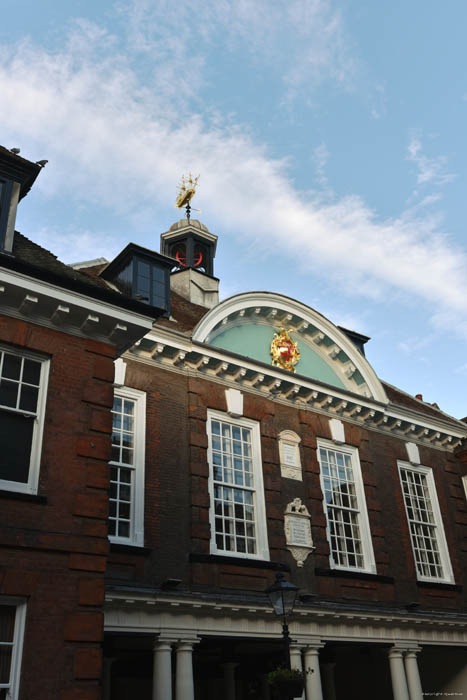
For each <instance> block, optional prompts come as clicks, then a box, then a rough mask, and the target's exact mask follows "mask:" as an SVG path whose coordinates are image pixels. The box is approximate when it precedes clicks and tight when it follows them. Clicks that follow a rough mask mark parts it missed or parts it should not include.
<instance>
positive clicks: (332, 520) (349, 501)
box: [319, 447, 364, 568]
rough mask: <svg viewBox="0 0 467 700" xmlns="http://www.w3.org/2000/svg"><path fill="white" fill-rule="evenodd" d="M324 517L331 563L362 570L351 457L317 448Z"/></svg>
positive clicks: (335, 451)
mask: <svg viewBox="0 0 467 700" xmlns="http://www.w3.org/2000/svg"><path fill="white" fill-rule="evenodd" d="M319 461H320V465H321V472H322V485H323V491H324V494H323V495H324V503H325V507H326V517H327V521H328V528H329V533H330V547H331V556H332V559H333V561H334V562H335V563H336V564H338V565H339V566H345V567H352V568H364V561H363V557H362V556H356V553H359V554H360V552H362V537H361V532H360V524H359V517H360V516H359V508H358V503H357V498H356V496H355V482H354V475H353V470H352V462H351V459H350V456H349V455H347V454H345V453H343V452H339V451H337V450H332V449H325V448H323V447H321V448H320V449H319Z"/></svg>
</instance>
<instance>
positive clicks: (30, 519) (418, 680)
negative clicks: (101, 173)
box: [0, 156, 467, 700]
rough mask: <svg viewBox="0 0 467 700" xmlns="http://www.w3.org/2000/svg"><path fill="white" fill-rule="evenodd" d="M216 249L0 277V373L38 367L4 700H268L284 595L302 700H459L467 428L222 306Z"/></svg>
mask: <svg viewBox="0 0 467 700" xmlns="http://www.w3.org/2000/svg"><path fill="white" fill-rule="evenodd" d="M5 157H6V156H5ZM30 165H31V164H30ZM216 244H217V237H216V236H215V235H214V234H212V233H211V232H209V231H208V229H207V228H206V227H205V226H204V225H203V224H200V223H199V222H197V221H189V220H188V221H187V220H182V221H180V222H178V223H177V224H174V225H173V226H172V227H171V228H170V229H169V231H167V232H166V233H164V234H162V244H161V252H162V254H163V255H162V256H159V255H158V254H156V253H155V254H151V252H150V251H145V250H144V249H141V248H138V247H137V246H133V244H131V246H129V247H127V249H125V251H123V252H122V254H120V256H118V257H117V258H116V259H115V260H114V261H113V262H112V263H110V264H108V265H107V264H106V263H104V262H103V261H100V262H99V261H91V262H90V263H81V264H80V265H77V266H75V269H73V268H69V267H67V266H62V265H61V263H58V261H55V263H54V262H53V259H52V256H50V257H49V254H47V253H46V251H42V249H39V248H38V247H37V246H36V247H35V246H34V245H33V244H31V243H30V242H28V241H27V240H26V239H24V238H23V237H21V236H20V235H16V236H15V245H16V246H17V248H16V250H15V249H14V248H13V250H12V253H13V255H6V254H2V266H1V273H2V275H3V277H2V278H1V280H0V284H1V285H3V286H4V289H5V291H6V292H7V293H8V295H9V296H8V298H7V297H3V299H4V301H3V302H2V311H3V312H4V316H3V317H2V321H1V325H0V333H1V335H0V343H1V344H0V350H2V351H3V352H4V353H7V354H8V353H9V354H12V355H16V356H20V357H23V354H22V353H24V357H25V358H27V359H32V360H33V361H34V360H35V361H37V362H39V361H43V362H45V361H46V362H47V363H48V367H49V377H48V386H47V391H46V403H44V411H43V419H42V418H40V417H39V421H40V420H42V422H43V436H42V447H41V446H40V445H39V446H38V455H39V462H38V465H39V466H40V469H39V468H38V469H37V478H38V481H37V485H36V486H34V484H33V486H32V489H30V490H29V491H27V490H26V489H25V488H23V487H21V489H22V490H21V489H18V488H16V489H12V488H11V484H10V486H9V487H8V485H6V487H5V488H4V489H3V490H2V492H1V493H0V497H1V500H2V516H3V515H4V517H2V518H1V524H2V525H1V530H0V532H1V545H2V561H1V563H0V586H1V588H0V610H1V611H3V612H2V615H3V616H4V622H3V627H2V630H3V637H4V638H3V639H0V644H3V648H4V649H6V647H7V645H8V644H10V647H9V649H11V643H12V642H11V640H10V639H9V638H8V639H7V636H8V630H9V629H10V630H12V627H11V619H12V609H14V610H15V611H16V612H15V614H16V632H15V631H14V630H13V631H11V634H10V637H11V636H12V635H14V634H16V636H15V643H14V644H13V652H10V651H8V653H9V654H10V656H9V657H8V659H10V661H9V662H7V664H6V665H8V664H9V665H8V669H9V674H10V675H9V678H10V681H8V682H9V683H10V686H11V689H12V690H11V693H10V696H11V697H12V698H19V699H20V700H26V699H27V698H30V699H32V698H54V697H57V698H60V699H63V700H65V698H66V699H67V700H68V699H70V700H72V698H76V699H78V698H82V699H83V700H91V699H93V698H98V697H102V699H103V700H123V698H127V697H130V696H131V697H138V698H140V699H141V700H146V699H147V700H172V699H174V700H214V698H216V699H217V698H218V697H219V696H220V695H224V696H225V697H226V698H227V699H228V700H248V699H250V698H258V699H261V700H268V699H269V698H270V695H271V693H270V688H269V686H268V684H267V673H268V671H269V670H271V669H272V668H274V667H275V666H277V665H278V664H280V663H281V662H282V660H283V644H282V639H281V624H280V620H278V619H277V618H276V617H275V616H274V614H273V612H272V608H271V606H270V604H269V603H268V600H267V597H266V595H265V589H266V588H267V587H269V586H270V585H271V584H272V583H273V582H274V580H275V578H276V575H277V574H278V573H279V574H284V575H285V577H286V578H287V579H288V580H289V581H291V582H293V583H294V584H295V585H296V586H298V587H299V596H298V600H297V603H296V606H295V610H294V612H293V614H292V616H291V618H290V621H289V624H290V634H291V638H292V640H293V642H292V646H291V648H290V660H291V664H292V666H293V667H297V668H302V669H304V670H305V671H306V673H305V690H304V695H303V697H304V699H305V698H306V700H321V699H324V700H335V699H336V698H337V700H341V699H342V698H348V697H359V698H361V699H363V700H367V699H368V700H369V699H370V698H374V697H375V696H376V695H377V697H379V698H381V699H382V700H386V699H387V700H390V698H395V700H421V699H422V697H423V695H422V694H423V693H425V694H426V693H462V692H463V693H465V692H467V661H466V654H465V648H466V645H467V607H466V603H467V601H466V591H465V587H466V580H465V578H466V566H465V563H466V562H465V556H466V544H467V543H466V525H467V506H466V491H465V482H466V480H467V452H466V451H465V438H466V437H467V426H466V425H465V423H463V422H462V421H458V420H456V419H454V418H452V417H450V416H447V415H446V414H444V413H443V412H442V411H441V410H439V409H438V408H437V407H436V406H434V405H430V404H428V403H426V402H424V401H423V400H422V399H421V398H416V397H411V396H409V395H408V394H405V393H404V392H403V391H400V390H399V389H396V388H395V387H392V386H391V385H388V384H385V383H384V382H381V381H380V380H379V379H378V377H377V376H376V374H375V372H374V371H373V369H372V368H371V366H370V364H369V363H368V361H367V360H366V358H365V355H364V344H365V343H366V342H367V341H368V338H366V337H364V336H361V335H359V334H357V333H354V332H352V331H348V330H346V329H343V328H339V327H337V326H335V325H334V324H332V323H331V322H330V321H329V320H328V319H326V318H324V317H323V316H322V315H321V314H319V313H318V312H317V311H315V310H313V309H311V308H309V307H307V306H306V305H304V304H302V303H300V302H298V301H295V300H292V299H289V298H287V297H284V296H281V295H278V294H274V293H270V292H249V293H245V294H239V295H237V296H235V297H232V298H230V299H227V300H225V301H223V302H221V303H219V301H218V296H217V288H218V280H217V279H216V278H215V277H214V276H213V260H214V256H215V250H216ZM132 246H133V247H132ZM151 255H152V256H153V257H151ZM31 256H32V258H33V259H34V261H35V265H36V268H35V270H33V269H32V268H31V267H29V268H28V269H26V267H24V266H25V265H26V264H29V265H31ZM128 256H130V257H128ZM131 256H133V257H131ZM135 256H136V257H135ZM138 256H139V257H138ZM154 256H155V257H154ZM164 256H170V262H169V267H170V268H171V269H172V274H171V276H170V287H171V291H170V300H168V301H167V303H166V304H165V307H164V304H163V303H162V302H161V308H160V309H159V310H157V309H156V308H155V306H154V305H153V306H152V307H151V308H149V307H148V306H147V304H144V303H143V301H142V299H141V297H142V296H146V301H151V300H152V303H153V304H154V300H155V299H156V298H157V299H159V296H160V295H162V296H163V290H164V289H166V288H167V284H166V282H167V280H166V281H164V279H165V278H164V275H163V272H161V271H160V270H161V269H162V268H160V269H159V268H158V269H159V271H158V272H154V271H152V272H151V269H150V268H151V265H152V264H153V263H154V265H156V267H157V264H160V265H162V267H163V266H164V264H165V263H166V262H167V258H166V257H164ZM130 259H131V260H133V259H134V261H136V262H131V261H130V263H129V262H128V261H129V260H130ZM151 261H152V262H151ZM39 263H40V264H39ZM130 264H131V265H133V268H132V270H133V272H132V273H131V274H129V273H128V269H129V265H130ZM54 265H56V266H57V267H54V269H53V270H52V269H51V267H53V266H54ZM21 266H23V267H22V268H21ZM145 266H149V267H145ZM20 268H21V269H20ZM148 270H149V271H148ZM52 273H54V274H55V275H56V277H54V282H53V284H54V285H55V286H54V289H55V306H52V303H51V299H52V298H53V295H52V289H51V288H50V285H51V284H52V281H51V279H52V278H51V276H50V275H51V274H52ZM13 274H16V275H19V274H22V275H23V277H22V283H23V287H22V291H21V294H22V296H21V294H20V292H19V291H18V289H17V288H16V287H15V286H14V280H13V278H12V275H13ZM132 275H133V276H132ZM26 277H28V279H29V285H30V287H31V288H30V289H29V290H28V288H26V287H24V284H25V278H26ZM130 278H131V279H130ZM59 280H61V283H60V284H61V287H60V284H59V282H58V281H59ZM16 282H18V280H16ZM109 282H110V285H109ZM37 284H40V285H42V287H41V290H40V294H39V290H38V288H37V287H36V285H37ZM48 285H49V286H48ZM79 285H85V287H86V285H87V287H86V289H87V293H84V289H85V287H83V286H79ZM17 287H19V285H18V284H17ZM57 287H60V289H61V293H66V294H70V295H72V298H71V297H70V299H68V301H65V300H61V299H60V300H59V303H58V305H57V298H56V297H57V294H56V290H57ZM70 287H72V289H70ZM78 287H79V290H80V291H78ZM116 289H120V294H119V293H118V292H117V291H116ZM109 294H110V295H111V296H110V297H109V296H108V295H109ZM28 295H29V297H31V296H32V297H37V298H38V301H37V302H34V301H31V300H27V298H26V297H27V296H28ZM41 295H42V296H41ZM158 295H159V296H158ZM78 298H79V302H80V303H81V304H82V307H80V306H79V304H78V303H77V299H78ZM72 303H74V304H75V306H76V308H75V307H74V306H72ZM67 304H68V306H69V308H70V310H69V312H63V311H58V306H62V307H63V306H65V305H67ZM86 304H87V306H86ZM36 305H37V306H36ZM94 305H98V306H99V311H97V307H96V306H94ZM163 310H165V313H163V315H161V313H162V311H163ZM54 314H55V316H54ZM64 314H65V315H66V319H65V320H63V318H62V317H63V315H64ZM68 314H70V315H68ZM89 316H92V317H93V318H95V317H98V318H99V324H98V325H100V326H101V330H98V329H97V327H96V324H97V322H96V321H94V320H92V319H90V318H89ZM154 319H156V320H155V322H154V323H152V321H153V320H154ZM117 326H118V328H117ZM122 326H123V327H124V328H125V330H124V331H123V330H122ZM282 331H284V334H282V335H281V332H282ZM99 333H101V334H102V335H99ZM275 340H276V341H277V342H276V344H275V345H272V344H274V342H275ZM294 343H296V346H295V345H294ZM272 347H275V348H276V349H277V351H278V358H279V359H276V364H272V362H271V348H272ZM297 350H298V352H299V353H300V356H299V359H298V354H297ZM115 358H118V359H117V360H116V362H115V375H114V373H113V360H114V359H115ZM284 360H285V361H284ZM294 361H295V372H293V371H292V369H290V366H291V365H293V362H294ZM287 364H288V365H289V368H287ZM2 378H3V377H2ZM6 379H7V380H8V379H11V378H9V377H8V376H6ZM18 381H19V382H20V383H21V381H20V380H18ZM112 385H113V386H112ZM0 388H1V387H0ZM0 418H1V415H0ZM111 436H112V438H111ZM7 437H8V436H7ZM7 437H5V440H6V441H8V440H7ZM7 468H8V467H5V469H7ZM107 517H108V519H107ZM109 542H110V544H109ZM104 595H105V601H104ZM18 629H19V630H20V631H21V629H22V630H24V634H20V635H19V636H18ZM23 636H24V643H23V644H21V638H22V637H23ZM1 649H2V647H0V651H1ZM10 662H11V663H10ZM6 665H5V663H4V666H3V668H4V669H5V668H6ZM0 667H1V664H0ZM3 673H4V677H6V674H5V671H3ZM38 679H40V681H39V682H38ZM1 687H2V686H1V684H0V688H1ZM4 687H6V683H4ZM1 692H2V691H1V690H0V693H1ZM4 695H5V697H10V696H8V695H6V694H5V692H4ZM0 698H1V695H0Z"/></svg>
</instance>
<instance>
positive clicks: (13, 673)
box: [0, 596, 26, 700]
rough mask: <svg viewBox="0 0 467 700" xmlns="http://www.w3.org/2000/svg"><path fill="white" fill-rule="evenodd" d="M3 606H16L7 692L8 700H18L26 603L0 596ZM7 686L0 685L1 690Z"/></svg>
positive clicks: (0, 602) (0, 603)
mask: <svg viewBox="0 0 467 700" xmlns="http://www.w3.org/2000/svg"><path fill="white" fill-rule="evenodd" d="M1 605H13V606H16V615H15V629H14V633H13V652H12V656H11V666H10V681H9V683H8V685H9V686H10V688H9V689H8V692H7V696H6V697H7V700H18V697H19V684H20V679H21V660H22V656H23V642H24V627H25V622H26V603H25V602H24V601H23V600H18V599H17V598H9V597H8V596H0V606H1ZM5 687H7V686H5V685H2V684H0V688H5Z"/></svg>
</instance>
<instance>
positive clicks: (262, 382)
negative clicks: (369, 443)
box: [128, 326, 467, 451]
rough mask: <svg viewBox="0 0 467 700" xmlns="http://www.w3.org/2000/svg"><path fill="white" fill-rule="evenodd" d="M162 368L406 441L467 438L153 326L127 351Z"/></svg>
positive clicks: (442, 442)
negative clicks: (338, 419)
mask: <svg viewBox="0 0 467 700" xmlns="http://www.w3.org/2000/svg"><path fill="white" fill-rule="evenodd" d="M128 356H129V357H132V358H133V359H137V360H138V361H140V362H143V363H147V364H149V365H153V366H157V367H159V368H161V369H164V370H168V371H172V372H177V373H182V374H186V375H190V376H196V377H200V378H203V379H205V380H208V381H213V382H216V383H221V384H223V385H224V386H227V387H229V386H233V387H235V388H237V389H241V390H242V391H245V392H250V393H254V394H257V395H260V396H263V397H264V396H265V397H267V398H268V399H270V400H273V401H277V402H279V403H284V404H286V405H291V406H294V407H295V408H300V409H302V410H310V411H314V412H318V413H321V414H324V415H326V416H329V417H333V418H336V417H337V418H340V419H342V420H344V421H348V422H351V423H354V424H356V425H360V426H362V427H364V428H367V429H369V430H376V431H378V432H383V433H390V434H392V435H393V436H394V437H397V438H400V439H402V440H405V441H410V442H416V443H418V444H421V445H427V446H430V447H434V448H437V449H446V450H449V451H452V450H453V449H455V448H456V447H458V445H459V444H460V443H461V442H462V441H463V440H464V439H465V438H467V425H465V426H464V424H463V423H460V422H457V421H456V422H455V423H454V422H452V423H451V422H450V421H448V420H445V419H444V418H440V419H439V420H438V419H437V418H436V417H432V416H427V415H425V414H422V413H421V412H417V411H411V410H410V409H406V408H402V407H399V406H395V405H394V404H387V403H382V402H379V401H375V400H374V399H371V398H367V397H365V396H361V395H359V394H355V393H352V392H350V391H346V390H345V389H339V388H336V387H333V386H330V385H326V384H322V383H320V382H316V381H312V380H310V379H308V378H307V377H302V376H300V375H297V374H291V373H289V372H287V371H286V370H281V369H279V368H276V367H273V366H272V365H265V364H263V363H259V362H256V361H255V360H251V359H249V358H245V357H241V356H238V355H235V354H233V353H229V352H227V351H225V350H222V349H220V348H214V347H212V346H209V345H206V344H204V343H201V342H195V341H191V340H190V339H189V338H187V337H186V336H185V335H183V334H181V333H180V332H172V331H170V330H168V329H166V328H161V327H158V326H156V327H154V328H153V329H152V331H150V333H148V334H147V335H146V336H145V337H144V338H143V339H142V340H141V341H140V342H139V343H137V344H136V345H135V346H134V347H133V348H132V349H131V352H129V353H128Z"/></svg>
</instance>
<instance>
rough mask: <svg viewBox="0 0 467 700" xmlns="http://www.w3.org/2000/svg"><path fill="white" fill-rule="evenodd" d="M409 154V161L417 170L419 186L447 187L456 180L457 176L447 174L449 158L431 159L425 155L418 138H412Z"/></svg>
mask: <svg viewBox="0 0 467 700" xmlns="http://www.w3.org/2000/svg"><path fill="white" fill-rule="evenodd" d="M407 152H408V155H407V158H408V160H410V161H411V162H412V163H414V164H415V166H416V168H417V184H418V185H427V184H431V185H446V184H447V183H449V182H452V181H453V180H455V177H456V176H455V175H453V174H452V173H449V172H447V158H446V157H445V156H436V157H435V158H430V157H429V156H427V155H425V153H424V152H423V147H422V143H421V141H420V139H419V138H418V137H416V136H413V137H412V139H411V141H410V143H409V145H408V148H407Z"/></svg>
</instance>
